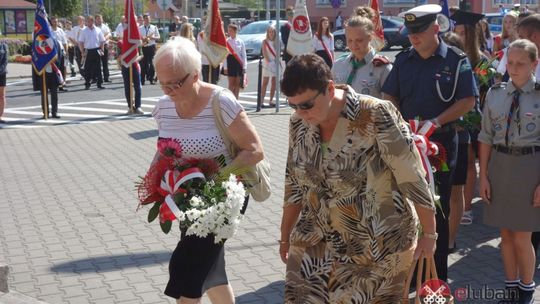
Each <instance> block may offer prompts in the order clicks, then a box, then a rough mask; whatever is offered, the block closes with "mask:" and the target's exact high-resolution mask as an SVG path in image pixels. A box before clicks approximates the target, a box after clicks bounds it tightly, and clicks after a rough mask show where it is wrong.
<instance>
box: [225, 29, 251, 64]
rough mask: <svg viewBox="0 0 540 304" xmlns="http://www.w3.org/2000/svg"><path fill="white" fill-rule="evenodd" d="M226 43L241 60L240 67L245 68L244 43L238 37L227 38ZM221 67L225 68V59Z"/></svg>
mask: <svg viewBox="0 0 540 304" xmlns="http://www.w3.org/2000/svg"><path fill="white" fill-rule="evenodd" d="M227 43H228V44H229V45H230V46H231V48H232V49H233V50H234V52H235V53H236V54H237V55H238V57H240V60H242V63H241V64H242V67H243V69H244V70H245V69H246V67H247V55H246V46H245V44H244V41H242V40H240V39H238V38H235V39H233V38H231V37H229V38H227ZM223 68H224V69H227V60H225V62H224V63H223Z"/></svg>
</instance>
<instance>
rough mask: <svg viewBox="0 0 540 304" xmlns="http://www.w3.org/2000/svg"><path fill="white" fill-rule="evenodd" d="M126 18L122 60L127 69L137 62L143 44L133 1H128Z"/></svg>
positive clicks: (121, 53)
mask: <svg viewBox="0 0 540 304" xmlns="http://www.w3.org/2000/svg"><path fill="white" fill-rule="evenodd" d="M124 16H126V20H127V25H124V26H125V27H124V33H123V37H122V47H121V51H120V60H121V62H122V65H123V66H125V67H126V68H127V67H129V66H130V65H131V64H132V63H133V62H134V61H135V60H137V57H138V55H139V46H140V45H141V44H142V41H141V35H140V34H139V26H138V25H137V19H136V18H135V11H134V10H133V0H126V7H125V11H124Z"/></svg>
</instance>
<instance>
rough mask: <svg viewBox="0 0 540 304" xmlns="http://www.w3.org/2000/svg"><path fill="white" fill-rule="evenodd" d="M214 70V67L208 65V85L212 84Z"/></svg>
mask: <svg viewBox="0 0 540 304" xmlns="http://www.w3.org/2000/svg"><path fill="white" fill-rule="evenodd" d="M213 69H214V66H213V65H212V64H211V63H209V64H208V83H212V70H213Z"/></svg>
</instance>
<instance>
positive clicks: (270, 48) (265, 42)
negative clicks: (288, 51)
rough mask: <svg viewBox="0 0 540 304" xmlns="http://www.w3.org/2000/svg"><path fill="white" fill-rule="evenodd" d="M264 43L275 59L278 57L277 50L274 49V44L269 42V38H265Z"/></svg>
mask: <svg viewBox="0 0 540 304" xmlns="http://www.w3.org/2000/svg"><path fill="white" fill-rule="evenodd" d="M264 45H265V46H266V48H267V49H268V51H270V53H271V54H272V56H274V59H276V51H274V48H273V47H272V45H271V44H270V43H268V40H266V39H264Z"/></svg>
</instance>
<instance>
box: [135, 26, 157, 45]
mask: <svg viewBox="0 0 540 304" xmlns="http://www.w3.org/2000/svg"><path fill="white" fill-rule="evenodd" d="M139 34H140V35H141V39H144V37H151V38H154V39H159V38H160V35H159V31H158V29H157V27H156V26H155V25H152V24H149V25H141V26H139ZM154 39H150V40H149V41H148V43H147V44H146V45H145V46H152V45H154V44H156V40H154Z"/></svg>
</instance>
